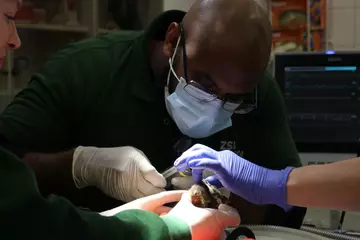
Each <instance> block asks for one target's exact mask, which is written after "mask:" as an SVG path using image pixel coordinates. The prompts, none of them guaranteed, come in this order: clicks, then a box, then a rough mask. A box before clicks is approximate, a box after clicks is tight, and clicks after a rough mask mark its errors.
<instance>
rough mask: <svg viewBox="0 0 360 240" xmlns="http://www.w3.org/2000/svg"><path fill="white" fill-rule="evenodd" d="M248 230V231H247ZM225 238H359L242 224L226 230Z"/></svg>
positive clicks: (267, 239)
mask: <svg viewBox="0 0 360 240" xmlns="http://www.w3.org/2000/svg"><path fill="white" fill-rule="evenodd" d="M249 230H250V232H249ZM226 233H227V238H226V240H237V239H242V238H239V237H241V236H245V237H247V238H250V239H254V240H329V239H336V240H359V238H356V237H351V236H346V235H343V234H338V233H332V232H328V231H323V230H318V229H313V228H308V227H302V228H301V229H300V230H298V229H291V228H285V227H278V226H270V225H244V226H239V227H238V228H229V229H227V230H226Z"/></svg>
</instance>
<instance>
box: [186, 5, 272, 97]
mask: <svg viewBox="0 0 360 240" xmlns="http://www.w3.org/2000/svg"><path fill="white" fill-rule="evenodd" d="M259 1H263V0H197V1H196V2H195V3H194V5H193V6H192V7H191V8H190V10H189V11H188V13H187V14H186V15H185V17H184V19H183V26H184V33H185V41H186V51H187V57H188V65H189V69H190V68H193V69H192V70H193V71H195V72H196V71H198V72H206V74H208V75H210V76H211V78H212V80H213V81H214V82H215V83H216V87H217V88H219V91H221V92H225V93H229V92H231V91H233V92H234V93H245V92H248V91H251V90H252V89H253V88H254V86H255V85H256V84H257V83H258V81H259V80H261V77H262V76H263V74H264V71H265V69H266V66H267V64H268V61H269V56H270V51H271V38H272V30H271V23H270V20H269V14H268V12H267V11H266V10H265V6H266V4H265V5H264V4H263V5H260V4H259ZM189 71H191V69H190V70H189ZM194 80H196V79H194Z"/></svg>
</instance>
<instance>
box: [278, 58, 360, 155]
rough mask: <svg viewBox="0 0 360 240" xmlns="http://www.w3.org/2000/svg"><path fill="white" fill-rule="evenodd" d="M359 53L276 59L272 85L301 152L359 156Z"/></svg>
mask: <svg viewBox="0 0 360 240" xmlns="http://www.w3.org/2000/svg"><path fill="white" fill-rule="evenodd" d="M359 63H360V52H333V51H331V52H307V53H278V54H276V56H275V79H276V80H277V81H278V83H279V85H280V88H281V89H282V91H283V94H284V99H285V104H286V107H287V113H288V114H287V117H288V122H289V126H290V128H291V132H292V135H293V137H294V140H295V142H296V146H297V148H298V150H299V151H300V152H327V153H357V152H358V144H359V139H360V135H359V131H358V129H360V122H359V121H358V119H359V117H360V108H359V100H358V99H359V96H360V88H359V84H360V64H359Z"/></svg>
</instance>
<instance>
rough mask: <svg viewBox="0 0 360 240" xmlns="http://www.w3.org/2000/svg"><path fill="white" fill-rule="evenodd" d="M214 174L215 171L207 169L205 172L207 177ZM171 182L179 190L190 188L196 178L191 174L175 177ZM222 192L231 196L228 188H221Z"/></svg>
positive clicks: (204, 174) (204, 175)
mask: <svg viewBox="0 0 360 240" xmlns="http://www.w3.org/2000/svg"><path fill="white" fill-rule="evenodd" d="M212 175H214V173H213V172H212V171H210V170H207V169H205V170H204V173H203V178H207V177H210V176H212ZM171 184H172V185H173V186H174V189H179V190H188V189H190V188H191V186H192V185H194V184H195V182H194V179H193V178H192V177H191V176H186V177H174V178H172V179H171ZM219 190H220V191H221V193H222V194H224V196H226V197H230V191H229V190H227V189H226V188H220V189H219Z"/></svg>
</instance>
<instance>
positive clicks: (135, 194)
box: [72, 146, 166, 202]
mask: <svg viewBox="0 0 360 240" xmlns="http://www.w3.org/2000/svg"><path fill="white" fill-rule="evenodd" d="M72 174H73V179H74V182H75V185H76V186H77V187H78V188H84V187H87V186H95V187H97V188H99V189H100V190H102V191H103V192H104V193H105V194H107V195H108V196H110V197H113V198H115V199H118V200H122V201H125V202H129V201H132V200H134V199H138V198H141V197H145V196H148V195H152V194H155V193H159V192H162V191H164V188H165V186H166V180H165V179H164V177H163V176H162V175H161V174H160V173H158V171H156V169H155V168H154V166H152V165H151V163H150V161H149V160H148V159H147V157H146V156H145V154H144V153H143V152H142V151H140V150H138V149H136V148H134V147H116V148H96V147H81V146H80V147H78V148H76V150H75V152H74V156H73V164H72Z"/></svg>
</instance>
